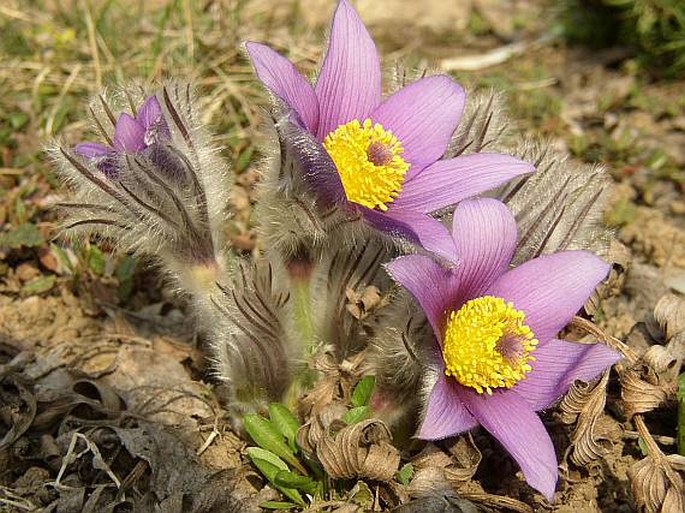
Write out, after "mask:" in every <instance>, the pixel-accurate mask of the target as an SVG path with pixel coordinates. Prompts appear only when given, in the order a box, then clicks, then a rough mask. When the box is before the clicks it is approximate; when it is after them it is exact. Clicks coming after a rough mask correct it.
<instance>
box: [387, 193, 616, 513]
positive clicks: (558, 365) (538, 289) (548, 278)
mask: <svg viewBox="0 0 685 513" xmlns="http://www.w3.org/2000/svg"><path fill="white" fill-rule="evenodd" d="M452 233H453V238H454V244H455V246H456V250H457V252H458V255H459V257H460V261H459V265H458V266H457V267H456V268H453V269H445V268H443V267H442V266H440V265H439V264H437V263H436V262H435V261H433V260H432V259H430V258H428V257H426V256H421V255H411V256H406V257H401V258H398V259H397V260H395V261H393V262H391V263H389V264H388V265H387V269H388V271H389V272H390V274H391V275H392V276H393V278H394V279H396V280H397V281H398V282H400V283H401V284H402V285H403V286H404V287H406V288H407V289H408V290H409V291H410V292H411V293H412V294H413V295H414V297H415V298H416V299H417V300H418V302H419V303H420V304H421V307H422V308H423V310H424V311H425V313H426V316H427V318H428V320H429V322H430V323H431V325H432V327H433V331H434V333H435V337H436V339H437V342H438V344H439V349H440V350H439V352H436V353H435V354H436V362H435V364H436V367H438V369H439V377H438V380H437V382H436V383H435V385H434V386H433V389H432V391H431V392H430V396H429V398H428V405H427V408H426V411H425V417H424V420H423V423H422V425H421V428H420V430H419V434H418V436H419V438H421V439H424V440H437V439H442V438H446V437H449V436H453V435H456V434H458V433H461V432H463V431H466V430H468V429H471V428H473V427H475V426H476V425H478V424H480V425H482V426H483V427H485V429H487V430H488V431H489V432H490V433H491V434H492V435H493V436H494V437H495V438H497V440H499V442H500V443H501V444H502V445H503V446H504V447H505V449H506V450H507V451H508V452H509V453H510V454H511V455H512V456H513V458H514V459H515V460H516V461H517V462H518V464H519V465H520V466H521V469H522V470H523V474H524V476H525V478H526V481H528V483H529V484H530V485H531V486H532V487H534V488H536V489H537V490H539V491H541V492H542V493H543V494H544V495H545V496H547V497H548V498H549V499H550V500H551V498H552V496H553V494H554V488H555V485H556V480H557V460H556V456H555V453H554V447H553V446H552V441H551V439H550V437H549V435H548V434H547V431H546V430H545V428H544V426H543V424H542V422H541V421H540V419H539V418H538V416H537V415H536V414H535V412H536V411H538V410H541V409H544V408H547V407H548V406H550V405H551V404H552V403H554V402H555V401H556V400H557V399H559V398H560V397H561V396H562V395H563V394H564V393H565V392H566V390H568V388H569V387H570V386H571V384H572V383H573V382H574V380H576V379H581V380H585V381H587V380H590V379H592V378H594V377H596V376H597V375H598V374H599V373H600V372H601V371H602V370H604V369H605V368H607V367H608V366H610V365H612V364H613V363H614V362H616V361H617V360H618V359H619V355H618V354H617V353H615V352H614V351H612V350H611V349H609V348H608V347H606V346H604V345H601V344H596V345H584V344H576V343H571V342H566V341H563V340H559V339H557V338H555V337H556V335H557V333H558V332H559V331H560V330H561V329H562V328H563V327H564V326H566V324H568V322H569V321H570V320H571V318H572V317H573V315H574V314H575V313H576V312H577V311H578V310H579V309H580V308H581V307H582V306H583V304H584V303H585V301H586V300H587V299H588V297H589V296H590V294H591V293H592V291H593V290H594V288H595V286H596V285H597V283H598V282H599V281H601V280H602V279H603V278H604V277H605V276H606V275H607V272H608V271H609V266H608V265H607V264H606V263H604V262H603V261H602V260H600V259H599V258H598V257H596V256H595V255H593V254H591V253H589V252H586V251H563V252H560V253H556V254H553V255H544V256H541V257H538V258H535V259H533V260H530V261H528V262H525V263H524V264H522V265H520V266H519V267H516V268H515V269H509V264H510V262H511V258H512V256H513V254H514V249H515V247H516V237H517V233H516V223H515V221H514V218H513V215H512V214H511V213H510V212H509V210H508V209H507V208H506V207H505V206H504V204H502V203H500V202H499V201H497V200H494V199H489V198H480V199H471V200H466V201H464V202H462V203H460V204H459V206H458V207H457V208H456V210H455V212H454V221H453V228H452Z"/></svg>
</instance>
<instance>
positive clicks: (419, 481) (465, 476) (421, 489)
mask: <svg viewBox="0 0 685 513" xmlns="http://www.w3.org/2000/svg"><path fill="white" fill-rule="evenodd" d="M447 450H448V451H449V454H447V453H446V452H444V451H443V450H442V449H440V448H438V447H436V446H435V445H433V444H429V445H427V446H426V447H425V449H424V450H423V451H421V453H420V454H419V455H418V456H417V457H416V458H414V459H413V460H412V464H413V466H414V469H415V472H414V478H413V479H412V481H411V483H410V484H409V494H410V495H411V496H412V497H420V496H422V495H425V494H434V493H436V492H438V491H440V490H444V489H445V488H449V489H455V488H456V489H458V488H459V487H461V486H463V485H464V484H465V483H467V482H468V481H469V480H470V479H471V478H472V477H473V476H474V474H475V473H476V470H477V469H478V465H479V464H480V461H481V459H482V455H481V453H480V451H479V450H478V448H477V447H476V446H475V444H474V443H473V438H472V437H471V435H470V434H467V435H465V436H460V437H458V438H456V439H454V440H453V441H452V442H451V443H449V445H448V446H447Z"/></svg>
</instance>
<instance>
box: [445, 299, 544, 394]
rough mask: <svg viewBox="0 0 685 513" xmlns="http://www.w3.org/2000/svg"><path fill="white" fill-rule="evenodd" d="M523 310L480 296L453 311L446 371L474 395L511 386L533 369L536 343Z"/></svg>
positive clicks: (449, 327) (446, 352) (447, 342)
mask: <svg viewBox="0 0 685 513" xmlns="http://www.w3.org/2000/svg"><path fill="white" fill-rule="evenodd" d="M524 320H525V314H524V313H523V312H522V311H521V310H517V309H516V308H514V305H513V304H512V303H510V302H509V303H508V302H506V301H505V300H504V299H502V298H501V297H495V296H482V297H479V298H476V299H472V300H470V301H467V302H466V303H465V304H464V305H463V306H462V307H461V308H460V309H459V310H457V311H452V312H451V313H450V316H449V320H448V321H447V328H446V330H445V339H444V344H443V349H442V357H443V359H444V360H445V374H446V375H448V376H453V377H454V378H455V379H456V380H457V381H458V382H459V383H461V384H462V385H464V386H467V387H471V388H474V389H475V390H476V391H477V392H478V393H479V394H482V393H483V392H487V393H488V394H492V389H493V388H499V387H505V388H511V387H512V386H514V385H515V384H516V383H517V382H518V381H520V380H522V379H524V378H525V377H526V374H527V373H528V372H530V371H531V370H532V367H531V366H530V364H529V362H531V361H534V360H535V357H534V356H531V354H530V353H531V352H533V351H534V350H535V346H536V345H537V343H538V341H537V339H536V338H535V335H534V334H533V332H532V331H531V329H530V327H528V326H527V325H525V324H524Z"/></svg>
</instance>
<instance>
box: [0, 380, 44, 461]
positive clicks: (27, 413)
mask: <svg viewBox="0 0 685 513" xmlns="http://www.w3.org/2000/svg"><path fill="white" fill-rule="evenodd" d="M0 370H3V367H0ZM31 388H32V387H31V386H30V385H29V384H28V383H26V382H25V381H24V380H23V379H21V378H19V377H18V376H14V375H12V374H9V375H7V376H1V375H0V429H2V431H3V432H4V435H3V437H2V439H0V451H2V450H4V449H5V448H7V447H9V446H10V445H12V444H13V443H14V442H16V441H17V440H18V439H19V437H20V436H21V435H23V434H24V433H25V432H26V431H27V430H28V429H29V427H31V424H32V423H33V421H34V419H35V416H36V409H37V402H36V397H35V395H34V394H33V391H32V390H31ZM7 422H9V425H4V424H6V423H7Z"/></svg>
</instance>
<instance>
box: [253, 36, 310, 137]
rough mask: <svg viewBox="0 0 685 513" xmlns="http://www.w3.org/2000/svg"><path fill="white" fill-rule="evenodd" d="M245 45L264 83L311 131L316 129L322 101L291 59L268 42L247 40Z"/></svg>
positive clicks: (258, 75)
mask: <svg viewBox="0 0 685 513" xmlns="http://www.w3.org/2000/svg"><path fill="white" fill-rule="evenodd" d="M245 48H246V49H247V53H248V54H249V55H250V59H251V60H252V65H253V66H254V69H255V73H256V74H257V77H258V78H259V80H261V82H262V84H264V86H265V87H266V88H267V89H269V90H270V91H271V92H272V93H273V94H275V95H276V96H278V97H279V98H280V99H281V100H283V101H284V102H285V103H287V104H288V105H289V106H290V107H292V108H293V109H294V110H295V111H296V112H297V114H298V116H300V119H301V120H302V121H303V122H304V124H305V127H306V128H307V129H308V130H309V131H310V132H312V133H316V129H317V125H318V124H319V102H318V100H317V99H316V93H314V88H313V87H312V85H311V84H310V83H309V82H308V81H307V80H306V79H305V78H304V77H303V76H302V75H301V74H300V72H299V71H297V69H296V68H295V66H294V65H293V64H292V63H291V62H290V61H289V60H288V59H286V58H285V57H283V56H282V55H280V54H278V53H276V52H274V51H273V50H272V49H271V48H269V47H268V46H265V45H262V44H259V43H252V42H248V43H245Z"/></svg>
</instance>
